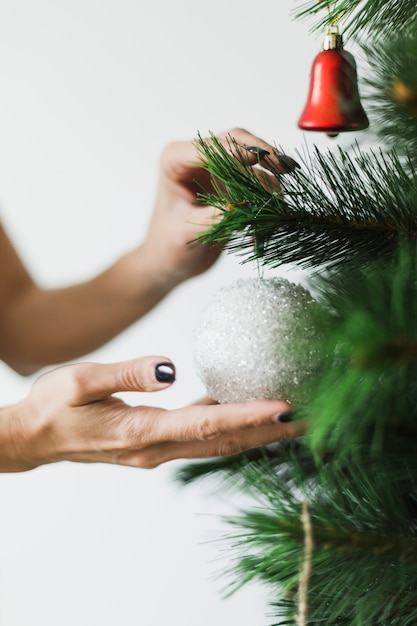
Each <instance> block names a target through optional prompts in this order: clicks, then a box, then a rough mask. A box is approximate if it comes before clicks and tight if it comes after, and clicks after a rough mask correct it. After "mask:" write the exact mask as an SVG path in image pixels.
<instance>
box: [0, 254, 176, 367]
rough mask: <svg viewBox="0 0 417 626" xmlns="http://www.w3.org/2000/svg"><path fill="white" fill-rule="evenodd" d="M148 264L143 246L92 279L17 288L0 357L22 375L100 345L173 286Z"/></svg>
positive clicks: (1, 332)
mask: <svg viewBox="0 0 417 626" xmlns="http://www.w3.org/2000/svg"><path fill="white" fill-rule="evenodd" d="M174 286H175V285H174V283H173V282H172V279H168V278H165V277H164V276H161V275H159V274H158V272H157V271H156V270H154V269H153V267H151V266H150V265H149V260H148V255H147V254H146V252H145V250H144V248H138V249H136V250H134V251H133V252H131V253H129V254H127V255H125V256H123V257H122V258H121V259H119V260H118V261H117V262H116V263H114V264H113V265H112V266H111V267H109V268H108V269H107V270H105V271H104V272H102V273H101V274H100V275H98V276H97V277H95V278H93V279H92V280H89V281H86V282H84V283H80V284H77V285H73V286H70V287H65V288H62V289H53V290H46V289H41V288H39V287H37V286H36V285H34V284H31V285H28V287H27V288H26V289H24V290H22V291H21V292H20V293H19V295H18V296H17V297H16V298H15V300H14V301H13V303H12V305H11V306H9V307H8V308H7V311H6V313H5V314H4V315H3V316H2V319H1V321H0V351H1V353H0V357H1V358H2V359H3V360H4V361H5V362H7V363H8V364H9V365H11V366H12V367H13V368H15V369H16V370H17V371H19V372H20V373H22V374H30V373H32V372H34V371H36V370H37V369H39V368H40V367H43V366H45V365H50V364H55V363H62V362H65V361H69V360H72V359H75V358H78V357H80V356H82V355H84V354H87V353H89V352H91V351H93V350H95V349H96V348H98V347H100V346H101V345H103V344H104V343H106V342H107V341H109V340H110V339H112V338H113V337H115V336H116V335H117V334H118V333H120V332H121V331H122V330H124V329H125V328H127V327H128V326H129V325H131V324H132V323H133V322H135V321H136V320H138V319H139V318H141V317H142V316H143V315H145V314H146V313H147V312H148V311H150V310H151V309H152V308H153V307H154V306H155V305H156V304H158V302H159V301H160V300H162V298H163V297H164V296H165V295H166V294H167V293H168V292H169V291H170V290H171V289H172V288H173V287H174Z"/></svg>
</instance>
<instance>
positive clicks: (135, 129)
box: [0, 0, 331, 626]
mask: <svg viewBox="0 0 417 626" xmlns="http://www.w3.org/2000/svg"><path fill="white" fill-rule="evenodd" d="M2 4H3V6H2V8H1V13H0V214H1V216H2V220H3V222H4V223H5V225H6V227H7V228H8V230H9V232H10V234H11V236H12V237H13V239H14V241H15V244H16V246H17V247H18V249H19V251H20V253H21V255H22V257H23V258H24V260H25V261H26V262H27V263H28V265H29V266H30V267H31V269H32V272H33V274H34V276H35V277H36V278H37V280H38V281H39V282H41V283H42V284H44V285H49V286H55V285H62V284H66V283H70V282H72V281H75V280H81V279H84V278H88V277H89V276H91V275H93V274H94V273H95V272H96V271H98V270H100V269H101V268H103V267H104V266H106V265H108V264H109V263H111V262H112V261H113V260H114V259H115V258H116V257H117V256H118V255H119V254H121V253H122V252H124V251H126V250H127V249H129V248H131V247H132V246H134V245H136V244H137V243H138V242H139V241H140V240H141V238H142V237H143V234H144V232H145V229H146V225H147V223H148V220H149V217H150V214H151V210H152V201H153V197H154V193H155V186H156V174H157V161H158V156H159V154H160V151H161V149H162V147H163V146H164V145H165V143H166V142H168V141H170V140H172V139H188V138H190V139H191V138H195V137H196V136H197V133H198V132H201V133H202V134H203V135H204V134H206V133H207V132H208V131H214V132H218V131H222V130H226V129H229V128H232V127H234V126H243V127H245V128H247V129H249V130H251V131H253V132H254V133H256V134H258V135H259V136H261V137H264V138H265V139H267V140H269V141H272V142H273V141H275V142H276V143H277V144H278V145H281V146H282V147H283V148H284V149H287V150H288V151H289V152H291V151H293V149H294V148H295V147H297V146H299V147H300V146H302V144H303V142H304V141H308V142H310V143H312V142H314V143H322V144H323V145H330V144H331V140H329V139H327V138H326V137H323V136H320V135H316V134H314V136H312V137H308V138H305V137H303V134H302V133H301V131H299V130H298V129H297V127H296V122H297V118H298V116H299V114H300V113H301V110H302V107H303V105H304V101H305V97H306V91H307V87H308V76H309V72H310V66H311V62H312V60H313V58H314V56H315V55H316V53H317V52H318V51H319V48H320V45H321V41H320V38H317V36H312V35H310V34H309V32H308V25H307V24H300V23H295V22H294V21H293V19H292V17H291V10H292V9H293V8H294V3H293V2H291V0H262V2H261V3H257V2H253V0H227V1H225V0H211V1H210V2H196V0H177V1H176V2H169V1H168V0H152V2H148V3H144V2H140V1H138V0H136V1H134V0H100V1H99V0H71V1H70V0H58V1H57V0H14V1H13V2H8V3H2ZM0 271H1V268H0ZM254 272H255V268H254V267H251V266H241V265H240V264H239V260H238V259H237V257H234V256H230V255H228V256H224V257H223V258H222V259H221V260H220V261H219V263H218V264H217V265H216V266H215V267H214V268H213V269H212V270H211V271H210V272H209V273H207V274H206V275H205V276H204V277H201V278H199V279H196V280H193V281H190V282H189V283H187V284H185V285H183V286H182V287H180V288H179V289H178V290H177V291H176V292H175V293H173V294H172V295H170V296H169V297H168V298H167V299H166V300H165V301H164V302H163V303H162V304H161V305H160V306H159V307H158V308H157V309H156V310H155V311H154V312H152V313H151V314H150V315H148V316H147V317H146V318H145V319H144V320H142V321H141V322H139V323H137V324H136V325H134V326H133V327H132V328H130V329H129V330H127V331H126V332H125V333H123V334H122V335H121V336H120V337H118V338H117V339H115V340H114V341H112V342H111V343H110V344H109V345H107V346H105V347H103V348H102V349H101V350H98V351H97V352H96V353H94V354H93V355H88V358H89V359H95V360H98V361H103V362H105V361H113V360H122V359H125V358H126V359H127V358H131V357H135V356H138V355H142V354H161V353H162V354H167V355H168V356H170V357H171V358H172V359H173V360H174V362H175V363H176V365H177V368H178V382H177V383H176V385H175V386H174V388H173V389H171V390H169V391H167V392H164V393H161V394H160V396H159V397H157V398H155V396H153V397H149V398H147V397H145V401H146V402H148V401H149V402H154V403H155V402H156V403H158V404H160V405H162V406H167V407H173V406H180V405H183V404H187V403H189V402H191V401H193V400H194V399H196V398H198V397H199V396H200V395H202V394H203V393H204V390H203V388H202V385H201V383H200V382H199V381H198V379H197V378H196V375H195V372H194V368H193V359H192V330H193V327H194V325H195V321H196V319H197V316H198V314H199V312H200V311H201V310H203V308H204V306H205V303H206V302H208V301H209V299H210V297H211V294H213V293H214V291H216V290H217V289H218V287H219V286H220V285H222V284H226V283H228V282H230V281H231V280H232V279H234V278H236V277H237V276H241V275H247V274H249V275H253V274H254ZM191 300H193V301H194V303H195V306H194V309H192V308H191V307H190V306H189V302H190V301H191ZM105 313H106V312H105V311H103V315H105ZM0 380H1V386H0V404H1V405H5V404H8V403H11V402H14V401H17V400H18V399H19V398H21V397H22V396H23V395H24V394H25V393H26V392H27V391H28V389H29V387H30V385H31V383H32V379H30V378H29V379H27V378H26V379H25V378H20V377H19V376H17V375H16V374H15V373H14V372H12V371H11V370H9V369H8V368H7V367H6V366H5V365H1V366H0ZM57 393H59V390H57ZM129 401H131V402H132V403H133V402H135V401H137V402H143V397H140V398H139V396H138V397H137V398H136V397H132V396H131V397H129ZM176 466H177V463H172V464H168V465H166V466H164V467H161V468H158V469H157V470H153V471H151V472H147V471H141V470H133V469H129V468H117V467H113V466H112V467H110V466H103V465H96V466H94V465H88V466H87V465H75V464H69V463H62V464H59V465H55V466H49V467H44V468H40V469H38V470H35V471H33V472H29V473H25V474H21V475H3V476H0V626H58V625H59V626H113V625H115V624H117V625H120V626H121V625H123V626H139V625H141V626H162V625H165V624H168V623H169V624H174V625H175V626H188V625H193V626H194V625H196V626H197V625H198V626H212V624H219V625H229V624H239V625H240V626H255V625H256V626H259V625H263V624H267V623H268V619H267V617H266V616H265V615H264V609H265V591H264V589H263V588H258V587H256V586H255V587H251V588H245V589H243V590H242V591H241V592H239V593H238V594H237V595H235V596H233V597H232V598H230V599H227V600H224V599H222V596H221V590H222V588H223V586H224V584H225V582H226V581H225V579H223V578H220V579H219V578H218V577H217V571H218V569H219V567H222V565H224V563H225V561H224V560H222V559H224V558H225V556H224V554H223V553H220V551H219V547H218V546H216V543H213V542H212V541H211V540H212V538H213V537H217V536H218V535H219V534H220V532H222V531H223V527H222V525H221V523H220V517H219V516H220V514H222V513H224V512H226V511H228V510H229V509H228V503H227V500H228V497H229V495H228V494H222V493H221V492H220V491H219V489H218V486H215V488H211V487H209V485H208V484H200V485H195V486H193V487H192V488H190V489H186V490H182V489H181V488H179V487H178V486H177V485H175V484H174V481H173V474H174V469H175V468H176Z"/></svg>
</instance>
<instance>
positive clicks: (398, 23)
mask: <svg viewBox="0 0 417 626" xmlns="http://www.w3.org/2000/svg"><path fill="white" fill-rule="evenodd" d="M295 1H296V3H298V4H299V5H300V8H298V9H296V10H295V11H294V15H295V18H296V19H305V18H309V19H310V18H313V17H315V18H316V16H317V18H316V19H315V23H314V25H313V27H312V30H323V29H324V27H325V26H326V25H328V24H332V23H335V22H339V21H340V23H341V24H342V25H343V31H344V33H345V34H354V36H355V37H360V36H364V35H369V34H372V36H373V38H374V39H376V38H378V36H379V35H381V36H382V35H384V34H387V33H389V34H391V33H392V32H394V31H395V30H396V29H397V30H398V31H400V30H402V29H403V27H404V25H405V24H407V23H409V22H411V21H413V19H415V18H416V16H417V5H416V3H415V1H414V0H401V1H400V2H399V1H398V0H318V1H317V0H295Z"/></svg>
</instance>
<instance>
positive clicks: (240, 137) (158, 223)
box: [142, 128, 280, 288]
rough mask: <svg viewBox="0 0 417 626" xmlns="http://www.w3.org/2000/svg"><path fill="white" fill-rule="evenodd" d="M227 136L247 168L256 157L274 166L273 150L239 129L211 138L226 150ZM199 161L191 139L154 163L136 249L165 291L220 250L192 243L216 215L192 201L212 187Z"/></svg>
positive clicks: (213, 258)
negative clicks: (146, 218)
mask: <svg viewBox="0 0 417 626" xmlns="http://www.w3.org/2000/svg"><path fill="white" fill-rule="evenodd" d="M231 137H232V138H233V139H234V140H235V141H236V143H237V144H238V145H239V146H240V147H242V148H243V149H245V148H246V153H245V156H246V155H247V162H248V164H252V165H256V164H258V163H259V160H260V155H262V156H263V155H268V163H271V164H274V165H275V166H276V167H278V168H279V167H280V163H279V159H277V151H276V149H274V148H273V147H272V146H271V145H269V144H268V143H266V142H265V141H264V140H263V139H260V138H259V137H255V136H254V135H253V134H252V133H249V132H248V131H246V130H244V129H241V128H235V129H233V130H229V131H227V132H224V133H221V134H219V135H218V136H217V137H216V139H217V140H218V141H219V142H220V143H222V144H223V145H224V147H225V148H226V150H228V151H231V150H233V144H232V142H231V141H230V138H231ZM210 141H211V140H210ZM236 157H237V158H238V155H236ZM200 160H201V158H200V155H199V154H198V151H197V147H196V145H195V142H193V141H177V142H173V143H170V144H168V145H167V146H166V148H165V150H164V151H163V153H162V155H161V159H160V174H159V185H158V192H157V196H156V202H155V208H154V212H153V215H152V219H151V223H150V227H149V231H148V234H147V237H146V239H145V242H144V245H143V246H142V248H144V249H145V250H146V258H147V260H148V261H149V265H150V267H152V268H153V270H154V271H155V273H156V275H157V276H160V277H165V278H166V280H167V282H168V283H169V284H170V288H172V287H173V286H175V285H177V284H179V283H181V282H182V281H184V280H186V279H188V278H192V277H193V276H197V275H198V274H201V273H202V272H204V271H206V270H207V269H209V268H210V267H211V265H212V264H213V263H214V262H215V261H216V259H217V258H218V256H219V255H220V253H221V248H220V247H213V246H203V245H201V244H199V243H198V242H196V241H195V238H196V236H197V235H198V234H199V233H201V232H203V231H204V230H207V229H208V228H209V226H210V225H211V224H212V221H213V219H215V218H216V216H217V215H218V213H219V212H218V210H216V209H214V208H213V207H211V206H202V205H201V204H199V203H197V199H198V193H201V192H202V191H203V190H204V191H210V190H211V189H212V187H211V181H210V174H209V173H208V172H207V171H206V170H205V169H203V168H202V167H200V166H199V165H198V162H199V161H200ZM265 163H267V162H266V161H265ZM266 167H267V165H266Z"/></svg>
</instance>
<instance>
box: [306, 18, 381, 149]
mask: <svg viewBox="0 0 417 626" xmlns="http://www.w3.org/2000/svg"><path fill="white" fill-rule="evenodd" d="M368 126H369V120H368V118H367V116H366V113H365V111H364V109H363V107H362V104H361V101H360V97H359V90H358V77H357V72H356V62H355V59H354V57H353V55H352V54H350V52H347V51H346V50H344V49H343V39H342V35H341V34H340V33H339V29H338V27H337V26H329V28H328V30H327V32H326V34H325V36H324V40H323V49H322V50H321V52H319V54H318V55H317V56H316V58H315V59H314V62H313V66H312V69H311V76H310V88H309V92H308V97H307V103H306V105H305V107H304V111H303V113H302V114H301V117H300V119H299V120H298V127H299V128H301V129H303V130H313V131H322V132H325V133H327V134H328V135H329V136H330V137H335V136H337V135H338V134H339V133H341V132H347V131H356V130H363V129H365V128H367V127H368Z"/></svg>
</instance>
